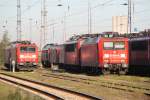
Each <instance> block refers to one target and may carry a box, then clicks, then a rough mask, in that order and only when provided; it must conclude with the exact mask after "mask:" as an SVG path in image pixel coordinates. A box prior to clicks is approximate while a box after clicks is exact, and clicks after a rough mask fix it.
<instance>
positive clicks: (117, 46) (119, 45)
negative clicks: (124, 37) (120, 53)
mask: <svg viewBox="0 0 150 100" xmlns="http://www.w3.org/2000/svg"><path fill="white" fill-rule="evenodd" d="M124 48H125V43H124V42H114V49H117V50H118V49H119V50H120V49H124Z"/></svg>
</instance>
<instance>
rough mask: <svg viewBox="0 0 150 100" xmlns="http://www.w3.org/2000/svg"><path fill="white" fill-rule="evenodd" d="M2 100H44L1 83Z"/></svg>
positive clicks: (0, 97) (0, 99)
mask: <svg viewBox="0 0 150 100" xmlns="http://www.w3.org/2000/svg"><path fill="white" fill-rule="evenodd" d="M0 100H43V99H42V98H41V97H39V96H36V95H34V94H31V93H29V92H27V91H24V90H21V89H19V88H17V87H12V86H11V85H8V84H5V83H3V82H0Z"/></svg>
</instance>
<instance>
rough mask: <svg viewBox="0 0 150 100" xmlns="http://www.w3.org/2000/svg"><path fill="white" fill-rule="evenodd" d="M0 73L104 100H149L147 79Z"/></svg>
mask: <svg viewBox="0 0 150 100" xmlns="http://www.w3.org/2000/svg"><path fill="white" fill-rule="evenodd" d="M0 72H1V73H6V74H9V75H14V76H17V77H21V78H25V79H32V80H36V81H40V82H43V83H46V84H51V85H54V86H58V87H62V88H66V89H69V90H73V91H77V92H82V93H85V94H90V95H93V96H96V97H99V98H102V99H105V100H112V99H113V100H124V99H125V100H149V99H150V78H149V77H139V76H123V75H121V76H118V75H106V76H103V75H100V76H87V75H84V74H71V73H67V72H61V73H60V72H52V71H51V70H50V69H37V70H36V71H34V72H15V73H12V72H8V71H6V70H1V71H0ZM6 92H7V91H6Z"/></svg>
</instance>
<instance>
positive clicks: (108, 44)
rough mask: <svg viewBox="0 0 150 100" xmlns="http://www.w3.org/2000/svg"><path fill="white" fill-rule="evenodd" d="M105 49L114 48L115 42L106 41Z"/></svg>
mask: <svg viewBox="0 0 150 100" xmlns="http://www.w3.org/2000/svg"><path fill="white" fill-rule="evenodd" d="M104 49H105V50H112V49H113V42H104Z"/></svg>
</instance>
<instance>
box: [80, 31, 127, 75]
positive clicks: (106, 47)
mask: <svg viewBox="0 0 150 100" xmlns="http://www.w3.org/2000/svg"><path fill="white" fill-rule="evenodd" d="M114 35H117V34H115V33H113V34H112V32H107V33H103V34H102V35H100V36H99V37H95V38H88V39H86V40H85V42H84V43H83V45H82V46H81V66H82V68H84V69H86V70H88V71H93V72H97V71H99V70H100V71H102V73H103V74H108V73H110V72H117V73H122V74H125V73H127V71H128V51H129V50H128V38H124V37H118V36H115V37H114Z"/></svg>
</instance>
